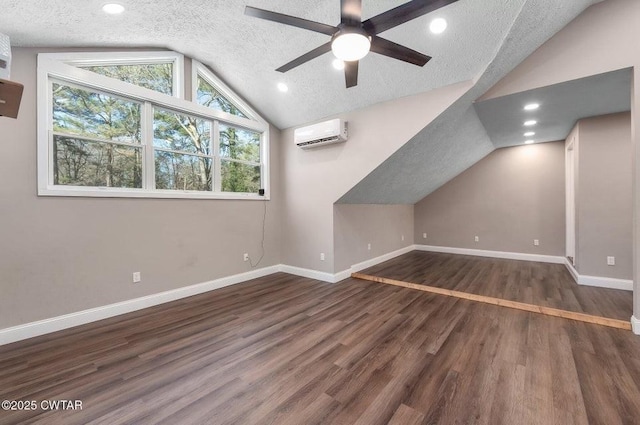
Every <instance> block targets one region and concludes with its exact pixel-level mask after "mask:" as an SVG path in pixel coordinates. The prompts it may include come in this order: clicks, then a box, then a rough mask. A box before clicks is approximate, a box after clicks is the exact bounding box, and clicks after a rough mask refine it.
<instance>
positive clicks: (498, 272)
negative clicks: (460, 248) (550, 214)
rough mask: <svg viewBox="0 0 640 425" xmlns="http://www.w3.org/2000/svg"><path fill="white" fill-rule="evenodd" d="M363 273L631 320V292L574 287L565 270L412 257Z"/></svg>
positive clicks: (555, 266) (493, 261)
mask: <svg viewBox="0 0 640 425" xmlns="http://www.w3.org/2000/svg"><path fill="white" fill-rule="evenodd" d="M362 273H364V274H369V275H374V276H380V277H386V278H390V279H397V280H402V281H405V282H412V283H418V284H424V285H429V286H435V287H438V288H446V289H453V290H456V291H462V292H469V293H473V294H478V295H485V296H489V297H494V298H502V299H506V300H511V301H519V302H524V303H529V304H535V305H541V306H545V307H554V308H559V309H563V310H568V311H576V312H581V313H588V314H593V315H596V316H602V317H609V318H612V319H620V320H626V321H628V320H629V319H630V318H631V315H632V314H633V293H632V292H631V291H622V290H617V289H605V288H595V287H590V286H581V285H578V284H576V282H575V281H574V280H573V277H572V276H571V274H569V271H567V269H566V267H565V266H564V265H563V264H547V263H535V262H531V261H518V260H504V259H499V258H486V257H473V256H469V255H455V254H442V253H437V252H424V251H412V252H409V253H407V254H404V255H401V256H399V257H396V258H394V259H392V260H389V261H386V262H384V263H381V264H378V265H376V266H373V267H370V268H368V269H366V270H363V271H362ZM638 423H640V419H639V420H638Z"/></svg>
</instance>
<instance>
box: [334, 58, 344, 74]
mask: <svg viewBox="0 0 640 425" xmlns="http://www.w3.org/2000/svg"><path fill="white" fill-rule="evenodd" d="M333 67H334V68H335V69H337V70H338V71H340V70H343V69H344V61H341V60H340V59H337V58H336V59H334V60H333Z"/></svg>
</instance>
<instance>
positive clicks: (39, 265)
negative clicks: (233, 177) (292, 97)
mask: <svg viewBox="0 0 640 425" xmlns="http://www.w3.org/2000/svg"><path fill="white" fill-rule="evenodd" d="M13 54H14V56H13V69H12V78H13V79H14V80H16V81H19V82H21V83H23V84H24V85H25V93H24V97H23V101H22V105H21V108H20V115H19V118H18V119H17V120H12V119H8V118H2V117H0V143H1V144H2V149H3V153H2V155H0V182H2V183H1V184H0V199H1V200H2V201H0V238H1V239H2V244H0V276H1V278H0V279H1V280H0V289H1V293H2V296H0V329H1V328H5V327H10V326H13V325H17V324H22V323H26V322H31V321H35V320H40V319H45V318H50V317H54V316H58V315H62V314H66V313H71V312H76V311H80V310H84V309H88V308H92V307H97V306H102V305H106V304H110V303H114V302H118V301H123V300H128V299H132V298H136V297H141V296H145V295H149V294H153V293H157V292H162V291H166V290H170V289H175V288H179V287H182V286H187V285H192V284H195V283H200V282H206V281H209V280H212V279H216V278H219V277H223V276H228V275H232V274H236V273H241V272H245V271H248V270H250V266H249V265H248V263H246V262H243V260H242V254H243V253H244V252H248V253H249V254H250V255H251V257H252V258H254V259H257V258H258V257H259V256H260V252H261V250H260V242H261V235H262V215H263V206H264V205H263V202H260V201H253V202H250V201H223V200H185V199H122V198H119V199H98V198H62V197H38V196H36V187H37V186H36V50H32V49H14V51H13ZM279 137H280V134H279V131H278V130H277V129H275V128H273V127H272V128H271V140H272V142H271V161H272V163H271V170H272V171H271V188H272V198H271V199H272V200H271V201H269V202H268V203H267V205H268V210H267V222H266V240H265V251H266V252H265V257H264V259H263V260H262V262H261V264H260V265H259V267H264V266H269V265H273V264H279V263H280V246H281V244H280V233H281V232H280V217H281V215H282V210H281V201H280V200H281V199H282V190H281V176H280V171H279V170H280V169H281V167H280V163H279V152H278V149H279ZM134 271H140V272H141V273H142V282H140V283H138V284H135V285H134V284H133V283H132V282H131V274H132V272H134Z"/></svg>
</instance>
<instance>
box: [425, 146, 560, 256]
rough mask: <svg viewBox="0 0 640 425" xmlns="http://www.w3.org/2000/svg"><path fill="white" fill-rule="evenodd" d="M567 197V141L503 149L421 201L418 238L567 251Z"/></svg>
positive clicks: (458, 244) (478, 245)
mask: <svg viewBox="0 0 640 425" xmlns="http://www.w3.org/2000/svg"><path fill="white" fill-rule="evenodd" d="M564 202H565V199H564V143H563V142H551V143H542V144H537V145H527V146H517V147H511V148H503V149H498V150H495V151H493V152H492V153H490V154H489V155H488V156H486V157H485V158H484V159H482V160H481V161H480V162H478V163H476V164H475V165H474V166H472V167H471V168H469V169H468V170H466V171H465V172H463V173H462V174H460V175H459V176H457V177H456V178H454V179H453V180H451V181H449V182H448V183H446V184H445V185H444V186H442V187H441V188H439V189H438V190H436V191H435V192H433V193H432V194H430V195H428V196H427V197H425V198H424V199H423V200H421V201H420V202H418V203H417V204H416V206H415V225H414V229H415V235H414V239H415V242H416V243H418V244H426V245H437V246H446V247H457V248H472V249H486V250H493V251H508V252H521V253H529V254H543V255H560V256H563V255H564V238H565V216H564V210H565V207H564ZM423 233H427V239H424V238H423ZM475 236H479V239H480V240H479V242H475V241H474V237H475ZM534 239H538V240H539V241H540V245H539V246H534V244H533V240H534Z"/></svg>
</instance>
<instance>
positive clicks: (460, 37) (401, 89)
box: [0, 0, 599, 204]
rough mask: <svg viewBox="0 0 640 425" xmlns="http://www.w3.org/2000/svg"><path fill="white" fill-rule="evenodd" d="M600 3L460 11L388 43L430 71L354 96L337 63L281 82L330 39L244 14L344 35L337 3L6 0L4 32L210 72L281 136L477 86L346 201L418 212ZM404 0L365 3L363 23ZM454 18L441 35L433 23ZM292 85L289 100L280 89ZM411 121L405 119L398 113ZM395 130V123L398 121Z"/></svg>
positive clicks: (372, 62)
mask: <svg viewBox="0 0 640 425" xmlns="http://www.w3.org/2000/svg"><path fill="white" fill-rule="evenodd" d="M598 1H599V0H563V1H558V0H459V1H458V2H456V3H453V4H451V5H449V6H446V7H444V8H442V9H439V10H437V11H435V12H433V13H431V14H428V15H425V16H423V17H420V18H418V19H415V20H413V21H410V22H408V23H406V24H403V25H401V26H399V27H396V28H393V29H391V30H389V31H386V32H384V37H385V38H388V39H390V40H392V41H394V42H397V43H400V44H403V45H406V46H407V47H410V48H412V49H415V50H418V51H420V52H423V53H425V54H428V55H431V56H433V58H434V59H433V60H431V61H430V62H429V63H428V64H427V65H426V66H425V67H423V68H420V67H416V66H413V65H409V64H405V63H402V62H399V61H396V60H392V59H389V58H386V57H382V56H379V55H376V54H370V55H368V56H367V57H365V58H364V59H363V60H362V61H361V65H360V73H359V81H358V86H357V87H353V88H350V89H345V87H344V75H343V73H341V72H338V71H336V70H334V69H333V68H332V66H331V61H332V55H331V54H326V55H323V56H321V57H319V58H317V59H314V60H313V61H311V62H309V63H307V64H305V65H303V66H300V67H298V68H295V69H294V70H292V71H290V72H288V73H286V74H281V73H278V72H276V71H275V69H276V68H278V67H279V66H281V65H283V64H285V63H287V62H288V61H290V60H291V59H293V58H295V57H297V56H299V55H301V54H303V53H305V52H307V51H308V50H309V49H310V48H314V47H316V46H319V45H321V44H323V43H325V42H326V41H327V37H326V36H324V35H322V34H316V33H312V32H310V31H304V30H301V29H298V28H293V27H288V26H285V25H279V24H276V23H273V22H268V21H263V20H260V19H256V18H251V17H248V16H245V15H244V7H245V6H247V5H251V6H256V7H260V8H264V9H268V10H274V11H277V12H281V13H285V14H290V15H294V16H299V17H303V18H306V19H310V20H315V21H319V22H325V23H328V24H332V25H336V24H337V23H338V22H339V19H340V18H339V10H340V7H339V6H340V2H339V0H323V1H317V0H298V1H289V0H225V1H212V0H191V1H185V2H175V1H169V0H135V1H133V0H119V3H121V4H123V5H124V6H125V7H126V11H125V13H123V14H122V15H118V16H109V15H106V14H104V13H103V12H102V11H101V10H100V9H101V6H102V5H103V4H104V3H105V2H104V1H98V0H48V1H47V2H44V3H43V2H40V1H36V0H0V11H2V12H1V13H0V32H2V33H5V34H8V35H9V36H10V37H11V40H12V44H13V45H14V46H37V47H79V48H83V47H86V48H94V47H110V48H121V47H136V48H140V47H142V48H144V47H159V48H167V49H172V50H176V51H179V52H181V53H184V54H185V55H187V56H190V57H193V58H196V59H198V60H200V61H201V62H203V63H205V64H207V65H208V66H209V67H210V68H211V69H212V70H213V71H214V72H215V73H216V74H218V76H219V77H221V78H222V79H223V80H224V81H225V82H226V83H227V84H228V85H229V86H230V87H231V88H232V89H234V90H235V91H236V92H237V93H238V94H240V95H241V96H242V97H244V98H245V99H246V100H247V101H248V102H249V103H250V104H252V105H253V106H254V107H255V108H256V109H257V110H258V111H259V112H260V113H261V114H262V115H263V116H265V118H267V119H268V120H269V121H270V122H271V123H273V124H274V125H276V126H277V127H279V128H288V127H292V126H298V125H301V124H304V123H308V122H313V121H318V120H320V119H322V118H323V117H326V116H329V115H334V114H339V113H343V112H347V111H351V110H355V109H358V108H364V107H367V106H370V105H373V104H376V103H379V102H383V101H388V100H392V99H397V98H400V97H404V96H408V95H411V94H416V93H422V92H426V91H429V90H433V89H435V88H439V87H444V86H446V85H450V84H453V83H457V82H461V81H467V80H470V79H474V80H475V82H476V83H475V86H474V87H473V88H472V89H471V90H470V91H469V92H468V93H466V94H465V95H464V96H462V97H461V98H460V99H459V100H458V101H457V102H455V103H454V104H453V105H452V106H451V107H450V108H449V109H448V110H447V111H445V113H443V114H442V115H441V116H440V117H438V118H436V119H435V120H434V121H433V122H432V123H431V124H429V125H428V126H427V127H426V128H424V129H423V130H422V131H420V132H419V133H418V134H417V135H416V136H415V137H413V138H412V139H411V140H409V141H408V142H407V143H406V144H405V145H404V146H403V147H402V148H400V149H399V150H398V151H396V152H395V153H394V154H393V155H392V156H391V157H389V158H388V159H387V160H386V161H384V162H383V163H382V164H380V165H379V166H378V167H377V168H376V169H375V170H373V171H372V172H371V173H370V174H369V175H368V176H367V177H366V178H364V179H363V180H362V181H361V182H360V183H358V184H357V185H356V186H355V187H353V188H352V189H351V190H349V191H348V192H347V193H345V194H344V196H342V197H341V199H340V200H339V202H345V203H389V204H390V203H409V204H412V203H415V202H417V201H419V200H420V199H422V198H423V197H424V196H426V195H427V194H429V193H431V192H432V191H433V190H435V189H436V188H438V187H439V186H440V185H442V184H443V183H445V182H446V181H448V180H450V179H451V178H453V177H454V176H456V175H457V174H459V173H460V172H462V171H464V170H465V169H466V168H468V167H469V166H471V165H472V164H473V163H475V162H476V161H478V160H479V159H481V158H483V157H484V156H485V155H487V154H488V153H489V152H491V151H492V150H493V149H494V148H495V146H494V144H493V143H492V141H491V140H490V139H489V137H488V135H487V133H486V132H485V130H484V127H483V125H482V123H481V122H480V121H479V119H478V116H477V115H476V111H475V109H474V108H473V107H472V103H473V102H474V101H475V100H476V99H477V98H478V97H479V96H481V95H482V94H483V93H484V92H485V91H486V90H488V89H489V88H490V87H491V86H492V85H494V84H495V83H496V82H497V81H499V80H500V79H501V78H502V77H503V76H504V75H506V74H507V73H508V72H509V71H510V70H511V69H512V68H513V67H514V66H515V65H517V64H518V63H519V62H520V61H522V60H523V59H524V58H525V57H527V56H528V55H529V54H531V53H532V52H533V51H534V50H535V49H536V48H537V47H538V46H540V45H541V44H542V43H543V42H544V41H545V40H547V39H548V38H550V37H551V36H552V35H553V34H555V33H556V32H557V31H558V30H560V29H561V28H562V27H563V26H565V25H566V24H567V23H568V22H570V21H571V20H572V19H574V18H575V17H576V16H577V15H578V14H580V12H582V11H583V10H584V9H585V8H587V7H588V6H590V5H591V4H593V3H596V2H598ZM405 2H406V0H363V2H362V4H363V18H364V19H367V18H369V17H372V16H375V15H377V14H379V13H381V12H384V11H386V10H388V9H391V8H393V7H396V6H398V5H400V4H403V3H405ZM435 17H444V18H446V19H447V21H448V22H449V27H448V29H447V31H446V32H445V33H444V34H440V35H434V34H431V33H430V32H429V31H428V24H429V22H430V21H431V19H433V18H435ZM278 82H285V83H287V84H288V86H289V92H288V93H286V94H285V93H280V92H279V91H278V90H277V88H276V84H277V83H278ZM399 113H401V112H399ZM389 119H393V117H390V118H389Z"/></svg>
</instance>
